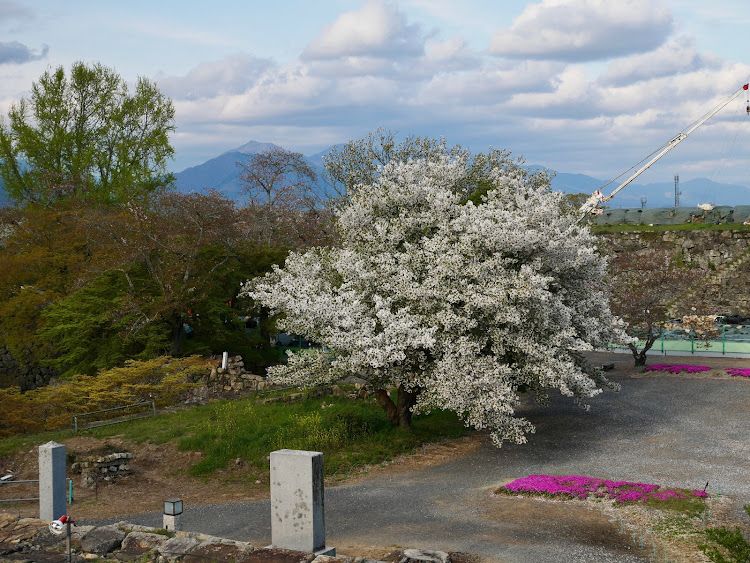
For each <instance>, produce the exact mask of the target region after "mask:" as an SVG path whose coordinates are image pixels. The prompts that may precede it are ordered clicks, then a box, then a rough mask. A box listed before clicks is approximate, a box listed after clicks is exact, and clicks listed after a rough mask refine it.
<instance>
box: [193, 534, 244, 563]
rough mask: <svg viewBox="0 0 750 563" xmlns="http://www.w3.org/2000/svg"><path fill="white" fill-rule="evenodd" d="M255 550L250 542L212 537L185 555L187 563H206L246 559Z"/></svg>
mask: <svg viewBox="0 0 750 563" xmlns="http://www.w3.org/2000/svg"><path fill="white" fill-rule="evenodd" d="M251 551H253V546H251V545H250V544H249V543H245V542H239V541H232V540H225V539H221V538H211V539H210V540H208V541H205V542H202V543H200V544H198V545H197V546H196V547H195V548H193V549H192V550H191V551H190V553H188V554H187V555H186V556H185V559H183V561H185V563H204V562H205V561H245V557H246V556H247V554H248V553H250V552H251Z"/></svg>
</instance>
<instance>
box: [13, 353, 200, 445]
mask: <svg viewBox="0 0 750 563" xmlns="http://www.w3.org/2000/svg"><path fill="white" fill-rule="evenodd" d="M205 373H206V366H205V364H204V363H203V361H202V360H200V358H197V357H189V358H164V357H163V358H155V359H152V360H147V361H134V360H130V361H128V362H126V364H125V366H124V367H119V368H114V369H111V370H108V371H105V372H101V373H99V374H98V375H97V376H96V377H88V376H83V375H79V376H75V377H73V378H72V379H71V380H69V381H63V382H59V383H57V384H55V385H50V386H47V387H40V388H39V389H33V390H31V391H27V392H25V393H23V394H22V393H20V391H19V390H18V388H17V387H11V388H8V389H0V437H4V436H12V435H14V434H27V433H31V432H40V431H43V430H56V429H60V428H65V427H67V426H69V425H70V422H71V417H72V416H73V415H74V414H79V413H83V412H90V411H95V410H101V409H107V408H113V407H119V406H124V405H127V404H132V403H137V402H141V401H147V400H153V401H155V402H156V404H157V405H158V406H164V405H171V404H173V403H174V402H175V401H176V400H177V399H178V397H179V396H180V395H181V394H183V393H185V392H186V391H188V390H190V389H191V388H192V387H193V386H194V385H195V384H194V380H196V379H197V378H198V377H200V376H202V375H204V374H205Z"/></svg>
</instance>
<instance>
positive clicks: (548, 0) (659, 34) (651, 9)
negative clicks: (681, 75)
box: [489, 0, 673, 61]
mask: <svg viewBox="0 0 750 563" xmlns="http://www.w3.org/2000/svg"><path fill="white" fill-rule="evenodd" d="M672 28H673V20H672V15H671V13H670V11H669V10H667V9H666V8H664V7H661V6H659V5H658V4H657V2H656V0H620V1H618V2H613V1H612V0H542V2H541V3H538V4H528V5H527V6H526V8H525V9H524V11H523V12H522V13H521V15H520V16H518V17H517V18H516V19H515V20H514V21H513V25H512V26H511V27H509V28H506V29H502V30H500V31H498V32H497V33H496V34H495V35H494V37H493V38H492V41H491V44H490V48H489V52H490V53H491V54H493V55H499V56H505V57H519V58H535V59H550V60H564V61H594V60H602V59H607V58H611V57H618V56H624V55H629V54H633V53H643V52H646V51H650V50H652V49H654V48H655V47H657V46H659V45H660V44H662V43H663V42H664V40H665V39H666V37H667V36H668V35H669V34H670V33H671V32H672Z"/></svg>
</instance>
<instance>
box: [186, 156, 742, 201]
mask: <svg viewBox="0 0 750 563" xmlns="http://www.w3.org/2000/svg"><path fill="white" fill-rule="evenodd" d="M271 148H283V147H279V145H275V144H273V143H261V142H258V141H250V142H248V143H245V144H244V145H242V146H240V147H237V148H236V149H232V150H229V151H227V152H225V153H223V154H221V155H219V156H217V157H215V158H212V159H210V160H207V161H206V162H204V163H203V164H199V165H197V166H193V167H190V168H186V169H185V170H183V171H182V172H177V173H176V174H175V177H176V185H177V189H178V190H180V191H182V192H194V191H201V190H204V189H215V190H218V191H220V192H222V193H224V194H225V195H226V196H227V197H229V198H231V199H234V200H240V199H241V198H242V183H241V182H240V179H239V175H240V167H239V166H238V164H237V163H238V162H240V161H243V160H247V157H248V155H251V154H257V153H259V152H263V151H264V150H268V149H271ZM329 151H330V149H326V150H324V151H321V152H319V153H316V154H313V155H310V156H306V157H305V160H306V161H307V163H308V164H309V165H310V166H312V167H313V169H315V170H316V172H318V174H319V175H320V174H322V173H323V171H324V169H323V158H322V157H323V155H325V154H326V153H328V152H329ZM529 168H530V169H540V168H544V167H543V166H537V165H534V166H529ZM551 172H553V173H554V177H553V178H552V183H551V185H552V189H553V190H560V191H562V192H564V193H569V194H570V193H572V194H575V193H586V194H590V193H593V192H594V191H595V190H597V189H599V188H601V187H602V186H604V185H605V184H606V183H607V182H606V181H605V180H600V179H597V178H593V177H591V176H587V175H586V174H575V173H569V172H556V171H551ZM617 185H618V184H617V183H613V184H610V185H609V186H607V188H606V189H604V190H603V192H604V193H605V194H609V193H610V192H611V191H612V190H614V189H615V188H616V187H617ZM680 190H681V192H682V195H681V197H680V204H681V206H683V207H695V206H696V205H698V204H700V203H713V204H715V205H746V204H750V189H749V188H747V187H745V186H739V185H735V184H724V183H720V182H715V181H713V180H710V179H708V178H694V179H692V180H686V181H684V182H681V183H680ZM641 197H645V198H646V207H672V206H673V205H674V183H673V182H657V183H652V184H646V185H644V184H635V183H633V184H630V185H629V186H628V187H627V188H625V189H624V190H623V191H621V192H620V193H619V194H617V196H616V197H615V198H614V199H613V200H612V201H611V202H610V203H609V206H610V207H615V208H617V207H641Z"/></svg>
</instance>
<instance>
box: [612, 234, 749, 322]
mask: <svg viewBox="0 0 750 563" xmlns="http://www.w3.org/2000/svg"><path fill="white" fill-rule="evenodd" d="M599 237H600V238H601V240H602V242H603V248H604V250H605V252H606V253H608V254H617V253H620V252H625V251H628V252H635V253H637V252H639V251H644V250H648V249H655V250H667V251H669V252H671V253H672V255H673V256H674V257H675V258H676V259H678V260H680V261H682V262H684V263H685V264H692V265H694V266H695V267H698V268H701V269H702V270H706V271H707V277H706V279H705V280H704V281H703V282H702V283H701V286H700V287H699V288H698V290H697V291H696V292H695V293H694V300H695V302H696V303H701V305H702V306H703V307H705V308H706V309H708V310H706V311H703V312H704V313H706V314H709V313H710V314H713V313H717V314H722V313H728V314H733V315H738V316H744V317H747V316H750V230H730V229H726V230H700V231H632V232H621V233H602V234H600V235H599ZM689 305H690V304H689V303H685V304H684V306H686V307H688V309H689Z"/></svg>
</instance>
